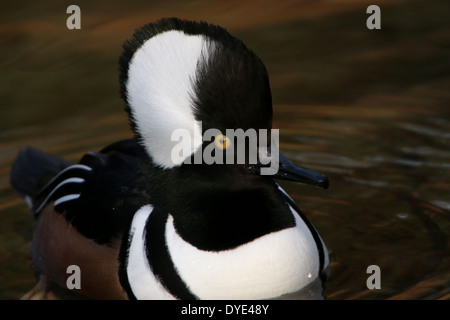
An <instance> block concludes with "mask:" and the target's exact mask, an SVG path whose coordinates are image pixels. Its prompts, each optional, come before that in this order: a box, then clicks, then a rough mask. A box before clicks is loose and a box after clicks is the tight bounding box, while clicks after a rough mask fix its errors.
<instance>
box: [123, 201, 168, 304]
mask: <svg viewBox="0 0 450 320" xmlns="http://www.w3.org/2000/svg"><path fill="white" fill-rule="evenodd" d="M152 211H153V207H152V206H151V205H146V206H143V207H142V208H141V209H139V210H138V211H137V212H136V213H135V215H134V217H133V222H132V223H131V230H130V238H131V240H130V241H131V243H130V247H129V249H128V264H127V276H128V282H129V284H130V287H131V289H132V290H133V293H134V295H135V297H136V298H137V299H155V300H158V299H159V300H168V299H174V297H173V296H172V295H171V294H170V293H169V292H167V290H166V289H165V288H164V287H163V286H162V284H161V283H160V282H159V281H158V279H157V278H156V277H155V275H154V274H153V272H152V270H151V269H150V265H149V262H148V260H147V255H146V253H145V239H144V236H145V232H144V228H145V224H146V222H147V219H148V217H150V214H151V213H152Z"/></svg>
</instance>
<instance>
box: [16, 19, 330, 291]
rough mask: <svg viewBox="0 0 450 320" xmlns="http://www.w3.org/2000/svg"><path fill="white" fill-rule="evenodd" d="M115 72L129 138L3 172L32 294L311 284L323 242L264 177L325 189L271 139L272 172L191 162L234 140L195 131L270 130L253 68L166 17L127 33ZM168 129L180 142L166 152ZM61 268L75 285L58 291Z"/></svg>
mask: <svg viewBox="0 0 450 320" xmlns="http://www.w3.org/2000/svg"><path fill="white" fill-rule="evenodd" d="M119 64H120V84H121V95H122V97H123V99H124V100H125V103H126V111H127V112H128V115H129V118H130V122H131V127H132V129H133V131H134V133H135V137H134V138H132V139H129V140H124V141H119V142H117V143H114V144H112V145H110V146H108V147H106V148H104V149H103V150H101V151H100V152H97V153H94V152H88V153H86V154H85V155H84V156H83V157H82V158H81V160H80V162H79V163H78V164H73V163H70V162H67V161H65V160H62V159H60V158H58V157H55V156H53V155H49V154H46V153H43V152H41V151H38V150H36V149H33V148H30V147H28V148H26V149H24V150H22V151H21V152H20V153H19V155H18V157H17V159H16V161H15V163H14V164H13V167H12V171H11V183H12V185H13V186H14V188H15V189H16V190H17V191H18V193H19V194H20V195H21V196H22V197H23V198H24V199H25V201H26V202H27V203H28V205H29V206H30V207H31V211H32V214H33V216H34V218H35V221H36V226H35V231H34V234H33V240H32V258H33V263H34V267H35V270H36V274H37V275H38V277H39V279H40V285H41V287H42V288H43V290H44V291H45V292H47V293H48V294H51V296H53V297H56V298H93V299H271V298H277V297H280V296H281V297H283V296H284V295H289V294H291V293H293V292H297V291H299V290H301V289H302V288H304V287H307V286H308V285H309V284H310V283H312V282H313V281H315V280H317V279H324V278H325V277H326V276H327V274H328V269H329V258H328V252H327V248H326V246H325V245H324V243H323V241H322V239H321V238H320V236H319V234H318V232H317V231H316V229H315V228H314V227H313V226H312V224H311V223H310V222H309V221H308V219H307V218H306V217H305V216H304V215H303V214H302V212H301V211H300V210H299V209H298V207H297V206H296V204H295V203H294V201H293V200H292V199H291V198H290V197H289V196H288V195H287V194H286V192H284V191H283V189H281V187H280V186H279V185H278V184H277V183H276V182H275V180H274V178H279V179H285V180H291V181H297V182H303V183H308V184H312V185H316V186H320V187H323V188H327V187H328V180H327V178H326V177H325V176H323V175H321V174H318V173H316V172H314V171H311V170H308V169H304V168H301V167H297V166H296V165H294V164H293V163H292V162H290V161H289V160H288V159H287V158H286V157H284V156H283V155H281V154H278V153H277V152H274V151H275V150H274V149H275V148H276V145H275V143H274V142H275V141H273V139H272V140H271V141H270V146H271V147H270V148H267V149H265V150H266V151H267V152H266V153H264V155H265V156H266V157H268V158H269V159H271V161H275V162H276V164H277V167H278V170H276V171H274V172H273V174H262V170H263V169H264V168H266V167H267V165H266V164H267V162H265V163H263V161H261V160H259V159H260V158H258V160H257V161H256V163H255V162H253V163H250V162H249V161H248V160H249V158H250V155H249V153H246V155H245V157H244V158H245V161H243V162H237V163H231V164H230V163H228V162H227V163H212V164H211V163H205V161H202V162H201V163H198V162H195V160H194V159H197V158H196V157H197V156H198V155H199V154H201V153H202V152H203V153H204V152H205V151H206V149H207V148H209V150H210V151H211V145H212V146H213V148H212V149H214V150H213V151H212V152H213V154H215V152H217V154H219V151H223V154H222V155H224V154H226V153H229V154H231V151H230V150H231V149H233V144H234V143H235V141H234V140H233V139H230V137H227V136H226V134H221V135H216V136H210V137H209V138H206V139H205V137H204V135H205V132H206V131H207V130H208V129H214V130H216V131H217V132H221V133H226V132H227V131H226V130H227V129H235V130H237V129H242V130H249V129H257V130H264V129H265V130H269V131H270V129H271V127H272V98H271V92H270V87H269V80H268V75H267V71H266V69H265V66H264V64H263V63H262V62H261V60H260V59H259V58H258V57H257V56H256V55H255V54H254V53H253V52H252V51H251V50H249V49H248V48H247V47H246V46H245V45H244V44H243V43H242V42H241V41H240V40H238V39H236V38H235V37H233V36H231V35H230V34H229V33H228V32H227V31H226V30H224V29H222V28H221V27H218V26H215V25H210V24H208V23H206V22H200V23H198V22H192V21H184V20H180V19H177V18H170V19H162V20H160V21H158V22H156V23H150V24H148V25H145V26H144V27H142V28H141V29H138V30H137V31H136V32H135V33H134V36H133V38H132V39H131V40H129V41H127V42H126V43H125V44H124V52H123V54H122V56H121V57H120V63H119ZM179 129H183V130H184V131H183V132H184V133H186V134H187V137H188V138H189V139H186V140H189V141H190V144H189V145H188V146H187V148H183V149H182V151H183V150H184V151H186V150H187V151H186V152H184V153H182V152H181V153H180V152H177V153H176V154H175V155H176V156H175V157H174V150H175V148H176V147H177V146H179V143H180V140H179V139H178V140H177V139H174V137H173V133H174V132H175V131H176V130H179ZM216 131H214V132H216ZM269 131H267V132H269ZM263 132H265V131H263ZM210 138H211V139H210ZM267 139H269V140H270V139H271V136H269V137H268V138H267ZM258 141H259V140H258ZM213 142H214V143H213ZM258 143H259V142H258ZM177 150H178V151H180V149H177ZM258 150H260V145H258ZM275 154H276V155H277V158H276V159H275V158H274V156H273V155H275ZM191 160H192V161H191ZM266 160H267V159H266ZM73 265H75V266H77V267H78V268H79V271H80V278H81V286H80V287H79V288H70V289H69V288H68V287H67V279H68V277H69V276H70V274H68V272H67V270H68V267H69V266H73Z"/></svg>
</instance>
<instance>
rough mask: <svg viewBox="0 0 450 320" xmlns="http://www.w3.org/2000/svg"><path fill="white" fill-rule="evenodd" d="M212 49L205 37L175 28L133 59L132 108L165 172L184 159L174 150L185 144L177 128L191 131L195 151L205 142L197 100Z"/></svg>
mask: <svg viewBox="0 0 450 320" xmlns="http://www.w3.org/2000/svg"><path fill="white" fill-rule="evenodd" d="M211 48H212V45H211V42H209V41H208V40H207V39H206V38H205V37H204V36H201V35H187V34H185V33H183V32H182V31H175V30H172V31H166V32H163V33H161V34H158V35H156V36H154V37H152V38H150V39H149V40H147V41H146V42H145V43H144V44H143V45H142V46H141V47H140V48H139V49H138V50H137V51H136V52H135V53H134V55H133V58H132V59H131V61H130V64H129V69H128V81H127V84H126V89H127V99H128V104H129V106H130V108H131V112H132V115H133V118H134V121H135V123H136V126H137V130H138V132H139V133H140V135H141V137H142V140H143V141H142V142H143V144H144V146H145V148H146V151H147V152H148V154H149V155H150V156H151V158H152V159H153V160H154V161H155V163H156V164H157V165H159V166H161V167H162V168H172V167H174V166H178V165H180V164H181V163H182V162H183V161H184V159H178V160H176V161H174V159H172V157H171V151H172V149H173V147H174V146H175V145H176V144H179V142H177V141H171V135H172V132H173V131H174V130H176V129H186V130H188V131H189V132H190V134H191V142H190V143H191V145H190V146H189V148H190V149H191V150H192V153H194V152H195V151H196V150H197V149H198V148H199V147H200V146H201V144H202V132H201V129H200V125H199V123H197V121H196V120H195V117H194V114H193V98H195V90H194V89H195V81H196V73H197V68H198V67H199V64H200V63H201V62H202V61H204V59H207V58H208V56H209V52H208V50H211ZM192 153H191V154H192Z"/></svg>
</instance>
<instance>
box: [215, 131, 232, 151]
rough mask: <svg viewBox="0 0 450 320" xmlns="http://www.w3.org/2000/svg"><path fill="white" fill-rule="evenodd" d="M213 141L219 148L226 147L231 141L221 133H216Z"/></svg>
mask: <svg viewBox="0 0 450 320" xmlns="http://www.w3.org/2000/svg"><path fill="white" fill-rule="evenodd" d="M214 143H215V144H216V146H217V147H218V148H219V149H226V148H228V147H229V146H230V145H231V141H230V139H228V138H227V137H226V136H225V135H223V134H218V135H217V136H216V137H215V139H214Z"/></svg>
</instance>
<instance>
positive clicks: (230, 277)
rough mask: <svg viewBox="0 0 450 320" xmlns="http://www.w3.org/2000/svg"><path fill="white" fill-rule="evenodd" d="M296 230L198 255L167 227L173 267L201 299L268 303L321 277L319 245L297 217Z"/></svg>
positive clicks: (197, 251) (172, 227)
mask: <svg viewBox="0 0 450 320" xmlns="http://www.w3.org/2000/svg"><path fill="white" fill-rule="evenodd" d="M291 211H292V213H293V214H294V216H295V217H296V218H295V219H296V226H295V227H292V228H289V229H284V230H281V231H278V232H273V233H270V234H267V235H265V236H262V237H260V238H257V239H255V240H253V241H251V242H249V243H247V244H245V245H242V246H239V247H237V248H235V249H232V250H226V251H220V252H210V251H204V250H199V249H197V248H196V247H194V246H192V245H191V244H189V243H187V242H186V241H184V240H183V239H182V238H181V237H180V236H179V234H178V233H177V232H176V230H175V227H174V225H173V217H172V216H169V219H168V221H167V224H166V242H167V247H168V250H169V253H170V255H171V257H172V260H173V262H174V265H175V267H176V269H177V271H178V273H179V275H180V276H181V278H182V279H183V280H184V282H185V283H186V284H187V285H188V287H189V289H190V290H191V292H193V293H194V294H195V295H196V296H198V297H199V298H200V299H268V298H273V297H278V296H280V295H282V294H285V293H289V292H294V291H297V290H299V289H301V288H303V287H304V286H306V285H308V284H309V283H311V282H312V281H314V280H315V279H316V278H317V276H318V270H319V256H318V252H317V245H316V243H315V241H314V238H313V237H312V235H311V233H310V231H309V229H308V227H307V226H306V225H305V224H304V223H303V221H302V220H301V219H300V218H299V217H298V216H297V214H296V213H295V212H294V210H293V209H292V208H291Z"/></svg>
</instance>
